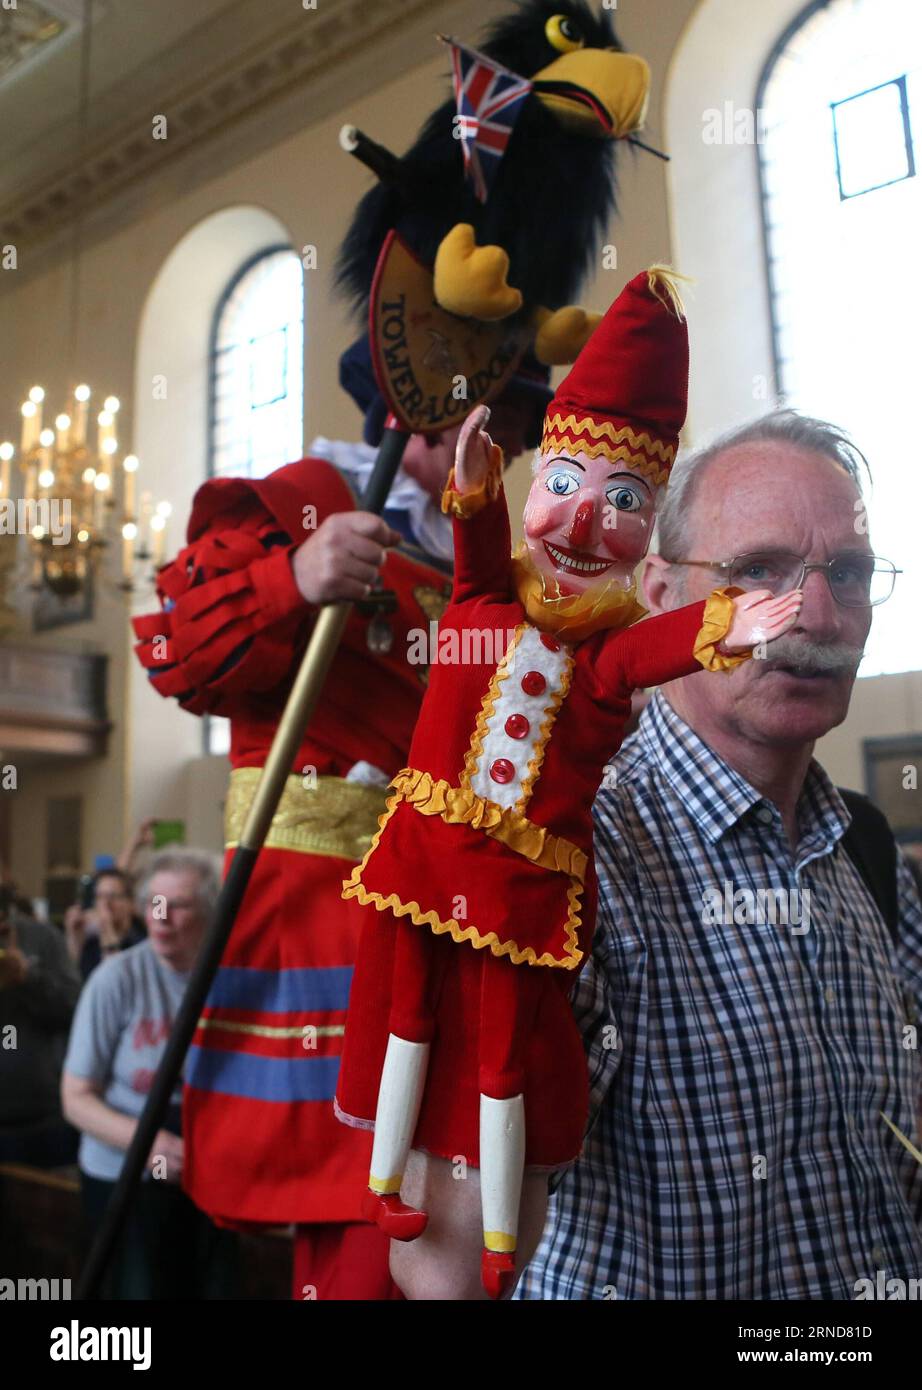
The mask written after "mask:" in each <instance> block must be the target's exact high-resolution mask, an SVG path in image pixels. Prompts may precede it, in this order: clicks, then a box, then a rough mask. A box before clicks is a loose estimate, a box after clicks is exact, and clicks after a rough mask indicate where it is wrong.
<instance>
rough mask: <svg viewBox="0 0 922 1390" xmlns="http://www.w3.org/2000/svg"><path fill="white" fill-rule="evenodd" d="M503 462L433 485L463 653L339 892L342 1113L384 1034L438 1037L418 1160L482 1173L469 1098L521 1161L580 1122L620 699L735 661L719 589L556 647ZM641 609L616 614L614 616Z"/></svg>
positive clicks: (370, 1068) (443, 636)
mask: <svg viewBox="0 0 922 1390" xmlns="http://www.w3.org/2000/svg"><path fill="white" fill-rule="evenodd" d="M498 452H499V451H498V450H495V451H494V457H493V461H492V466H491V472H490V474H489V475H488V478H487V480H486V483H485V484H484V486H483V487H482V488H481V489H480V490H479V492H478V493H477V494H467V495H465V496H463V497H460V496H459V495H458V494H457V493H456V492H454V491H453V490H452V489H451V487H449V490H448V493H447V494H446V498H447V502H448V503H449V505H450V507H451V510H452V511H453V513H454V515H455V522H454V532H455V583H454V590H453V594H452V601H451V604H450V605H449V607H448V609H447V610H446V613H445V616H444V618H443V619H442V623H441V628H440V647H441V646H442V645H443V644H444V646H445V647H446V648H447V649H448V650H449V651H450V648H451V638H450V636H449V634H455V644H454V645H455V657H456V661H455V664H442V663H441V662H439V664H434V665H433V667H432V670H431V680H430V689H429V692H428V694H427V696H426V698H425V700H424V702H423V708H422V712H421V714H420V718H419V723H418V724H417V727H416V733H415V734H414V737H413V742H412V745H411V748H410V757H409V766H408V767H406V768H404V769H403V770H402V771H401V772H400V773H399V774H398V776H397V777H396V778H395V779H394V783H393V787H394V792H393V795H392V796H391V797H390V798H389V800H388V803H387V804H388V810H387V814H386V816H385V817H384V818H382V822H381V829H380V831H379V833H378V835H377V836H376V837H375V841H374V844H373V845H372V848H371V850H370V851H369V853H368V855H367V856H366V858H365V860H364V862H363V863H362V864H361V865H360V866H359V867H358V868H357V869H356V870H355V871H354V872H353V874H352V875H351V877H350V878H349V879H348V880H347V881H346V883H345V885H344V889H345V893H344V896H346V897H347V898H357V899H358V900H359V902H361V903H363V904H366V905H373V906H374V907H375V908H376V909H377V911H376V912H374V913H371V912H369V913H368V914H367V916H366V921H365V926H364V929H363V935H362V946H361V953H360V955H359V959H358V962H357V964H356V972H355V978H354V982H353V992H352V1000H351V1005H350V1021H349V1026H348V1028H347V1032H346V1043H345V1048H344V1053H343V1063H342V1067H341V1070H340V1077H339V1083H338V1086H337V1108H338V1113H339V1114H340V1116H341V1118H343V1119H344V1120H346V1122H347V1123H352V1124H358V1125H361V1126H369V1125H371V1124H373V1121H374V1116H375V1111H376V1105H377V1099H378V1086H379V1082H380V1077H381V1069H382V1065H383V1061H384V1054H385V1050H386V1046H387V1039H388V1034H389V1033H391V1032H393V1033H395V1034H397V1035H399V1036H400V1037H403V1038H406V1039H408V1040H410V1041H412V1042H427V1043H430V1044H431V1053H430V1056H429V1062H428V1072H427V1077H426V1087H425V1091H424V1094H423V1099H422V1108H421V1110H420V1113H419V1119H418V1123H417V1127H416V1131H415V1138H414V1141H413V1143H414V1147H416V1148H422V1149H425V1150H428V1151H429V1152H431V1153H434V1154H438V1155H440V1156H442V1157H444V1158H449V1159H452V1158H456V1157H459V1156H463V1157H464V1158H466V1159H467V1161H468V1162H469V1163H473V1164H478V1163H479V1139H478V1128H479V1097H480V1094H481V1093H484V1094H487V1095H491V1096H496V1097H504V1096H510V1097H511V1096H515V1095H516V1094H518V1093H520V1092H521V1093H523V1094H524V1097H525V1113H526V1115H527V1117H528V1125H527V1148H526V1155H525V1161H526V1163H527V1164H529V1165H533V1166H539V1167H556V1166H560V1165H563V1164H566V1163H569V1162H571V1161H572V1160H573V1159H575V1158H576V1157H577V1155H578V1153H579V1150H580V1146H581V1143H582V1137H583V1132H584V1128H585V1121H586V1112H587V1101H588V1096H587V1082H586V1066H585V1059H584V1053H583V1047H582V1042H581V1039H580V1034H579V1030H578V1028H577V1025H576V1023H575V1021H574V1019H573V1015H572V1012H571V1008H570V1001H569V995H570V991H571V989H572V985H573V982H574V980H575V978H576V973H577V972H578V970H579V968H580V966H581V964H582V963H583V961H584V960H585V957H586V953H587V952H588V950H589V948H590V943H591V941H592V934H593V930H594V925H595V909H596V878H595V872H594V868H593V859H592V815H591V807H592V802H593V799H594V797H595V793H596V791H597V789H598V787H599V785H600V783H601V781H602V779H603V773H604V768H605V764H606V762H607V761H608V760H609V759H610V758H612V757H613V756H614V755H615V753H616V752H617V750H618V748H619V746H620V744H621V739H622V735H623V730H624V727H625V724H626V722H627V719H628V716H629V714H630V707H631V705H630V701H631V693H632V691H634V690H636V689H638V688H641V687H644V686H649V685H658V684H660V683H662V682H665V681H670V680H675V679H677V678H679V677H681V676H685V675H689V674H690V673H692V672H693V671H695V670H699V669H700V668H701V667H702V666H705V667H715V668H719V667H722V666H728V665H732V664H736V662H737V661H738V660H739V658H725V657H722V656H721V655H719V654H716V653H715V646H716V643H717V642H719V641H720V639H721V638H722V637H723V636H724V635H725V634H726V632H727V630H728V628H729V625H730V619H731V615H732V604H731V601H730V597H729V596H728V595H726V594H724V593H723V592H718V593H715V594H714V595H712V596H711V598H710V599H708V600H707V601H706V602H700V603H695V604H691V605H688V606H687V607H685V608H681V609H679V610H677V611H675V612H671V613H668V614H664V615H662V616H660V617H656V618H651V619H649V620H648V621H645V622H643V623H640V624H635V625H629V626H625V627H623V628H620V629H612V628H611V627H610V626H609V627H608V628H607V630H597V631H594V632H593V633H592V634H591V635H588V636H586V637H585V638H584V640H579V641H573V640H565V639H564V638H563V634H561V637H560V638H558V637H555V636H554V635H553V627H554V619H553V618H552V616H551V611H550V609H547V610H546V611H542V604H541V602H540V600H537V599H536V598H535V595H534V594H533V593H532V592H530V586H529V577H528V574H527V572H526V571H525V570H524V569H523V568H522V567H521V566H520V565H519V563H518V562H516V561H515V560H513V559H511V558H510V533H509V520H508V514H507V510H506V504H505V499H504V496H503V490H502V485H501V482H500V474H501V467H500V463H499V459H498V457H497V455H498ZM526 605H527V607H526ZM638 611H640V612H642V610H638V609H637V607H636V605H633V604H632V603H630V602H629V603H628V604H627V605H626V606H625V611H624V612H623V613H622V614H621V617H622V620H624V619H625V618H626V620H627V622H628V623H630V622H631V619H632V618H634V617H636V616H637V613H638ZM599 621H600V622H602V623H604V622H606V621H607V622H608V623H609V624H610V623H611V621H612V615H611V614H610V613H609V614H608V617H607V618H606V617H605V616H604V615H603V617H602V618H601V619H600V620H599ZM542 628H546V629H547V630H542ZM494 635H495V636H496V639H497V640H496V643H495V644H494V642H493V641H492V640H490V639H493V638H494ZM465 643H467V646H465ZM410 924H412V925H410ZM398 958H399V959H398ZM395 961H396V963H397V969H396V972H395ZM514 977H515V978H514ZM404 986H405V987H406V989H405V992H404V989H403V987H404ZM392 990H393V993H392ZM420 991H422V992H423V993H425V995H426V998H425V1002H424V1004H423V1006H422V1007H421V1006H420V993H419V992H420ZM513 1015H515V1016H514V1017H513Z"/></svg>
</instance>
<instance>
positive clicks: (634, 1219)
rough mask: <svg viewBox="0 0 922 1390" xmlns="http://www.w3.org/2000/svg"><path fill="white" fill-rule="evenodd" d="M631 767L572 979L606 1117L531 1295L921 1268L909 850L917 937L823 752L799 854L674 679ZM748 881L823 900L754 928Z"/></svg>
mask: <svg viewBox="0 0 922 1390" xmlns="http://www.w3.org/2000/svg"><path fill="white" fill-rule="evenodd" d="M616 768H617V786H616V789H614V790H602V791H601V792H600V793H599V796H598V798H597V801H596V806H595V817H596V840H595V845H596V860H597V866H598V871H599V921H598V930H597V934H596V938H595V943H594V950H593V957H592V960H591V961H590V962H589V963H588V965H587V966H586V968H585V970H584V971H583V973H582V975H581V977H580V980H579V982H578V984H577V989H576V994H575V997H574V1005H575V1009H576V1014H577V1018H578V1020H579V1022H580V1026H581V1028H582V1030H583V1033H584V1039H585V1042H586V1046H587V1049H588V1053H589V1067H590V1076H591V1084H592V1107H593V1112H592V1113H593V1116H594V1122H593V1123H592V1124H591V1126H590V1132H589V1135H588V1137H587V1140H586V1144H585V1147H584V1151H583V1156H582V1158H581V1159H580V1161H579V1163H577V1164H576V1166H575V1167H574V1168H572V1169H571V1170H570V1171H569V1172H568V1173H567V1174H566V1175H565V1176H564V1177H563V1179H562V1180H560V1182H559V1185H558V1187H557V1189H556V1192H555V1193H554V1194H553V1195H552V1197H551V1202H550V1211H549V1218H548V1225H547V1227H546V1229H545V1234H544V1238H543V1240H542V1243H541V1246H540V1248H539V1250H538V1252H537V1254H536V1256H535V1259H534V1260H533V1262H532V1264H531V1265H530V1266H529V1268H528V1270H527V1272H526V1274H525V1275H524V1277H523V1279H522V1281H521V1283H520V1285H519V1288H518V1290H517V1291H516V1295H515V1297H516V1298H519V1299H521V1298H526V1299H607V1298H619V1299H734V1298H736V1299H852V1298H854V1297H855V1293H856V1289H855V1283H856V1281H857V1280H858V1279H870V1280H871V1281H874V1280H875V1279H876V1272H877V1271H878V1270H884V1271H885V1272H886V1277H887V1278H893V1277H896V1276H898V1277H901V1278H903V1279H907V1280H908V1279H910V1278H918V1277H919V1276H922V1167H920V1166H919V1164H918V1163H917V1162H916V1161H915V1160H914V1159H913V1158H912V1156H911V1155H910V1154H909V1153H908V1152H907V1151H906V1150H905V1148H904V1147H903V1146H902V1145H901V1144H900V1142H899V1140H898V1139H897V1138H896V1136H895V1135H894V1134H893V1133H892V1132H891V1131H890V1130H889V1129H888V1128H887V1127H886V1125H885V1124H884V1121H883V1120H882V1119H881V1117H880V1113H879V1112H881V1111H883V1112H884V1114H886V1115H888V1116H889V1117H890V1119H891V1120H892V1121H893V1123H894V1124H896V1125H897V1126H898V1127H899V1129H901V1130H902V1132H903V1133H904V1134H905V1135H907V1136H908V1137H910V1138H916V1137H917V1135H918V1126H917V1119H916V1116H917V1114H918V1107H919V1100H920V1089H922V1088H920V1080H922V1064H920V1053H919V1050H918V1043H917V1042H916V1035H915V1033H914V1030H913V1026H912V1025H913V1023H914V1021H916V1020H917V1017H918V1012H919V1009H920V1006H922V909H920V904H919V897H918V894H917V892H916V889H915V885H914V883H913V882H912V879H911V877H910V874H909V871H908V869H907V868H906V866H905V864H901V865H900V885H899V886H900V912H901V921H900V929H899V947H898V950H896V951H895V950H894V946H893V942H892V939H891V937H890V934H889V933H888V931H887V928H886V925H885V924H884V922H883V920H882V918H881V916H880V914H879V912H878V911H877V908H876V906H875V904H874V902H873V900H872V898H871V896H870V894H869V893H868V891H867V889H866V888H865V886H864V883H863V880H862V879H861V878H860V876H859V874H858V872H857V870H856V869H855V868H854V867H853V865H852V863H851V861H850V860H849V859H848V858H847V856H846V854H845V851H844V850H843V849H842V848H841V846H840V845H839V840H840V839H841V836H842V834H843V832H844V831H845V829H846V827H847V825H848V822H849V813H848V811H847V810H846V808H845V806H844V804H843V802H842V799H841V797H840V796H839V795H838V793H837V792H836V790H835V788H834V787H833V786H832V784H831V782H830V781H829V778H828V777H827V776H826V774H825V773H824V772H823V770H822V768H821V767H820V766H819V765H818V764H817V763H816V762H814V763H813V764H812V765H811V767H810V770H809V773H808V776H807V779H806V784H805V786H804V790H803V793H802V796H801V800H800V804H799V808H798V814H799V821H800V827H801V838H800V843H799V845H798V847H797V851H796V853H795V854H792V853H791V850H790V848H789V845H788V842H787V840H786V838H785V836H784V833H783V830H782V825H781V819H780V816H779V814H778V812H777V810H776V809H775V807H774V806H773V805H772V804H771V803H770V802H767V801H765V800H764V799H763V798H762V797H761V796H760V795H759V793H758V792H756V791H755V790H754V789H753V788H752V787H751V786H750V785H749V784H748V783H747V782H746V781H745V780H744V778H742V777H741V776H740V775H739V774H738V773H736V772H734V771H733V769H732V768H730V767H729V766H728V765H727V764H726V763H724V762H723V761H722V760H721V759H720V758H719V757H717V756H716V754H714V753H713V752H712V751H711V750H710V749H709V748H708V747H707V746H706V745H705V744H704V743H703V742H702V741H701V740H700V739H699V738H698V737H697V735H696V734H694V733H693V732H692V731H691V729H689V728H688V726H687V725H686V724H684V723H683V722H682V721H681V720H680V719H679V718H678V716H677V715H676V714H675V713H674V711H673V710H672V709H671V707H670V706H669V705H668V703H667V702H666V701H665V700H664V698H663V696H662V695H661V694H660V695H656V696H655V697H654V699H653V700H652V701H651V703H650V705H649V706H648V708H647V709H646V710H645V712H644V714H643V717H642V719H641V723H640V727H639V729H638V732H637V733H636V734H635V735H634V736H633V738H631V739H629V740H628V741H627V742H626V743H625V745H624V747H623V749H622V752H621V754H620V756H619V758H618V760H617V764H616ZM725 885H730V886H729V888H727V887H725ZM744 889H749V890H759V889H766V890H769V892H771V893H772V894H774V893H776V892H777V890H779V889H780V890H793V889H796V890H798V893H799V894H800V898H799V900H798V902H799V904H800V906H802V907H803V909H804V911H803V916H802V920H801V921H800V922H799V923H795V921H794V920H793V919H794V918H795V917H796V916H799V915H800V908H798V911H797V912H795V911H794V903H795V900H794V898H793V896H791V897H790V898H789V903H790V906H791V924H790V925H780V924H778V919H777V918H776V924H772V922H771V921H770V920H764V919H766V918H769V919H770V917H771V913H770V912H769V911H768V910H767V909H766V908H763V912H762V917H763V921H762V922H761V923H759V922H755V923H753V924H752V925H746V924H745V923H746V919H747V918H751V917H752V916H755V915H757V914H756V913H755V912H754V911H752V910H747V907H746V899H744V898H743V899H736V898H734V896H733V895H734V894H737V893H738V892H739V890H744ZM715 890H716V891H715ZM805 890H809V893H810V899H809V902H807V900H806V898H805V896H804V894H805ZM728 894H729V897H728ZM755 901H756V902H757V900H755ZM737 903H740V904H741V906H737ZM728 907H729V911H728V910H727V909H728ZM734 916H736V918H737V921H738V920H739V919H740V918H742V920H743V924H742V925H737V924H736V922H735V921H734V920H733V918H734ZM728 917H729V919H730V920H729V921H727V920H724V919H726V918H728ZM805 924H806V925H807V929H806V930H804V925H805ZM920 1032H922V1029H920Z"/></svg>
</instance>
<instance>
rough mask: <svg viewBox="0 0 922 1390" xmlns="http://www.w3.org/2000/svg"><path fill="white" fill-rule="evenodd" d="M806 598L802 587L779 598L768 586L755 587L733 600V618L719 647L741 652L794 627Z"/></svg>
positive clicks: (780, 595) (771, 640) (725, 650)
mask: <svg viewBox="0 0 922 1390" xmlns="http://www.w3.org/2000/svg"><path fill="white" fill-rule="evenodd" d="M803 601H804V596H803V591H802V590H800V589H791V590H790V592H789V593H786V594H779V595H778V597H777V598H775V596H774V595H773V594H772V592H771V590H769V589H755V590H753V592H752V593H751V594H739V595H737V597H736V598H734V600H733V620H732V622H731V623H730V627H729V630H728V632H727V635H726V636H725V637H724V638H723V640H722V641H721V642H720V643H718V648H719V650H720V651H724V652H742V651H748V650H749V649H750V648H752V647H756V646H759V645H760V644H761V643H763V642H773V641H774V640H775V638H776V637H780V636H781V635H782V633H785V632H787V631H788V630H789V629H790V628H792V627H793V626H794V624H795V622H796V621H797V615H798V613H799V612H800V609H801V605H802V603H803Z"/></svg>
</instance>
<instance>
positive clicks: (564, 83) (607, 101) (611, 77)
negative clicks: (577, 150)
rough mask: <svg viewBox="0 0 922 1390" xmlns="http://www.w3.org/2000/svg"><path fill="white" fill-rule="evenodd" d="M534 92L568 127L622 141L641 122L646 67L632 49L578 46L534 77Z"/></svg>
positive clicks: (647, 82) (646, 94) (647, 77)
mask: <svg viewBox="0 0 922 1390" xmlns="http://www.w3.org/2000/svg"><path fill="white" fill-rule="evenodd" d="M532 85H533V89H534V93H535V96H536V97H538V99H539V100H540V101H541V102H542V103H543V104H544V105H545V106H546V107H547V108H548V110H550V111H551V112H552V113H553V115H554V116H555V118H556V119H557V120H558V121H559V122H560V124H561V125H562V126H564V128H565V129H567V130H572V131H573V132H574V134H578V135H590V136H592V135H594V136H598V137H599V138H600V139H608V140H623V139H624V137H625V136H627V135H631V134H632V133H633V132H634V131H635V130H639V129H640V127H641V126H642V125H643V122H644V118H645V117H646V114H647V102H648V100H649V96H650V68H649V66H648V65H647V63H646V62H645V61H644V59H643V58H640V57H638V56H637V54H636V53H614V52H611V51H609V50H607V49H602V48H580V49H576V50H574V52H572V53H562V54H561V56H560V57H559V58H555V59H554V61H553V63H549V64H548V66H547V67H546V68H542V69H541V71H540V72H538V73H535V76H534V77H533V78H532Z"/></svg>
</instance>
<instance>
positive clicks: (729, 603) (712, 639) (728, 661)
mask: <svg viewBox="0 0 922 1390" xmlns="http://www.w3.org/2000/svg"><path fill="white" fill-rule="evenodd" d="M742 592H743V591H742V589H736V588H730V589H715V590H714V592H713V593H712V594H711V596H710V598H709V599H708V601H707V603H706V604H705V605H704V622H703V623H702V624H701V628H700V631H699V632H698V636H697V637H696V638H695V646H694V656H695V659H696V660H697V661H700V662H701V665H702V666H703V667H704V669H705V671H732V670H733V668H734V667H735V666H740V665H741V664H742V663H743V662H744V661H748V660H749V658H750V657H751V656H752V652H751V651H748V652H738V653H737V654H736V655H735V656H730V655H729V654H728V653H725V652H719V651H718V650H717V644H718V642H722V641H723V639H724V638H725V637H726V635H727V633H728V632H729V631H730V624H731V623H732V622H733V600H734V598H735V597H736V596H737V594H741V593H742Z"/></svg>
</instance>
